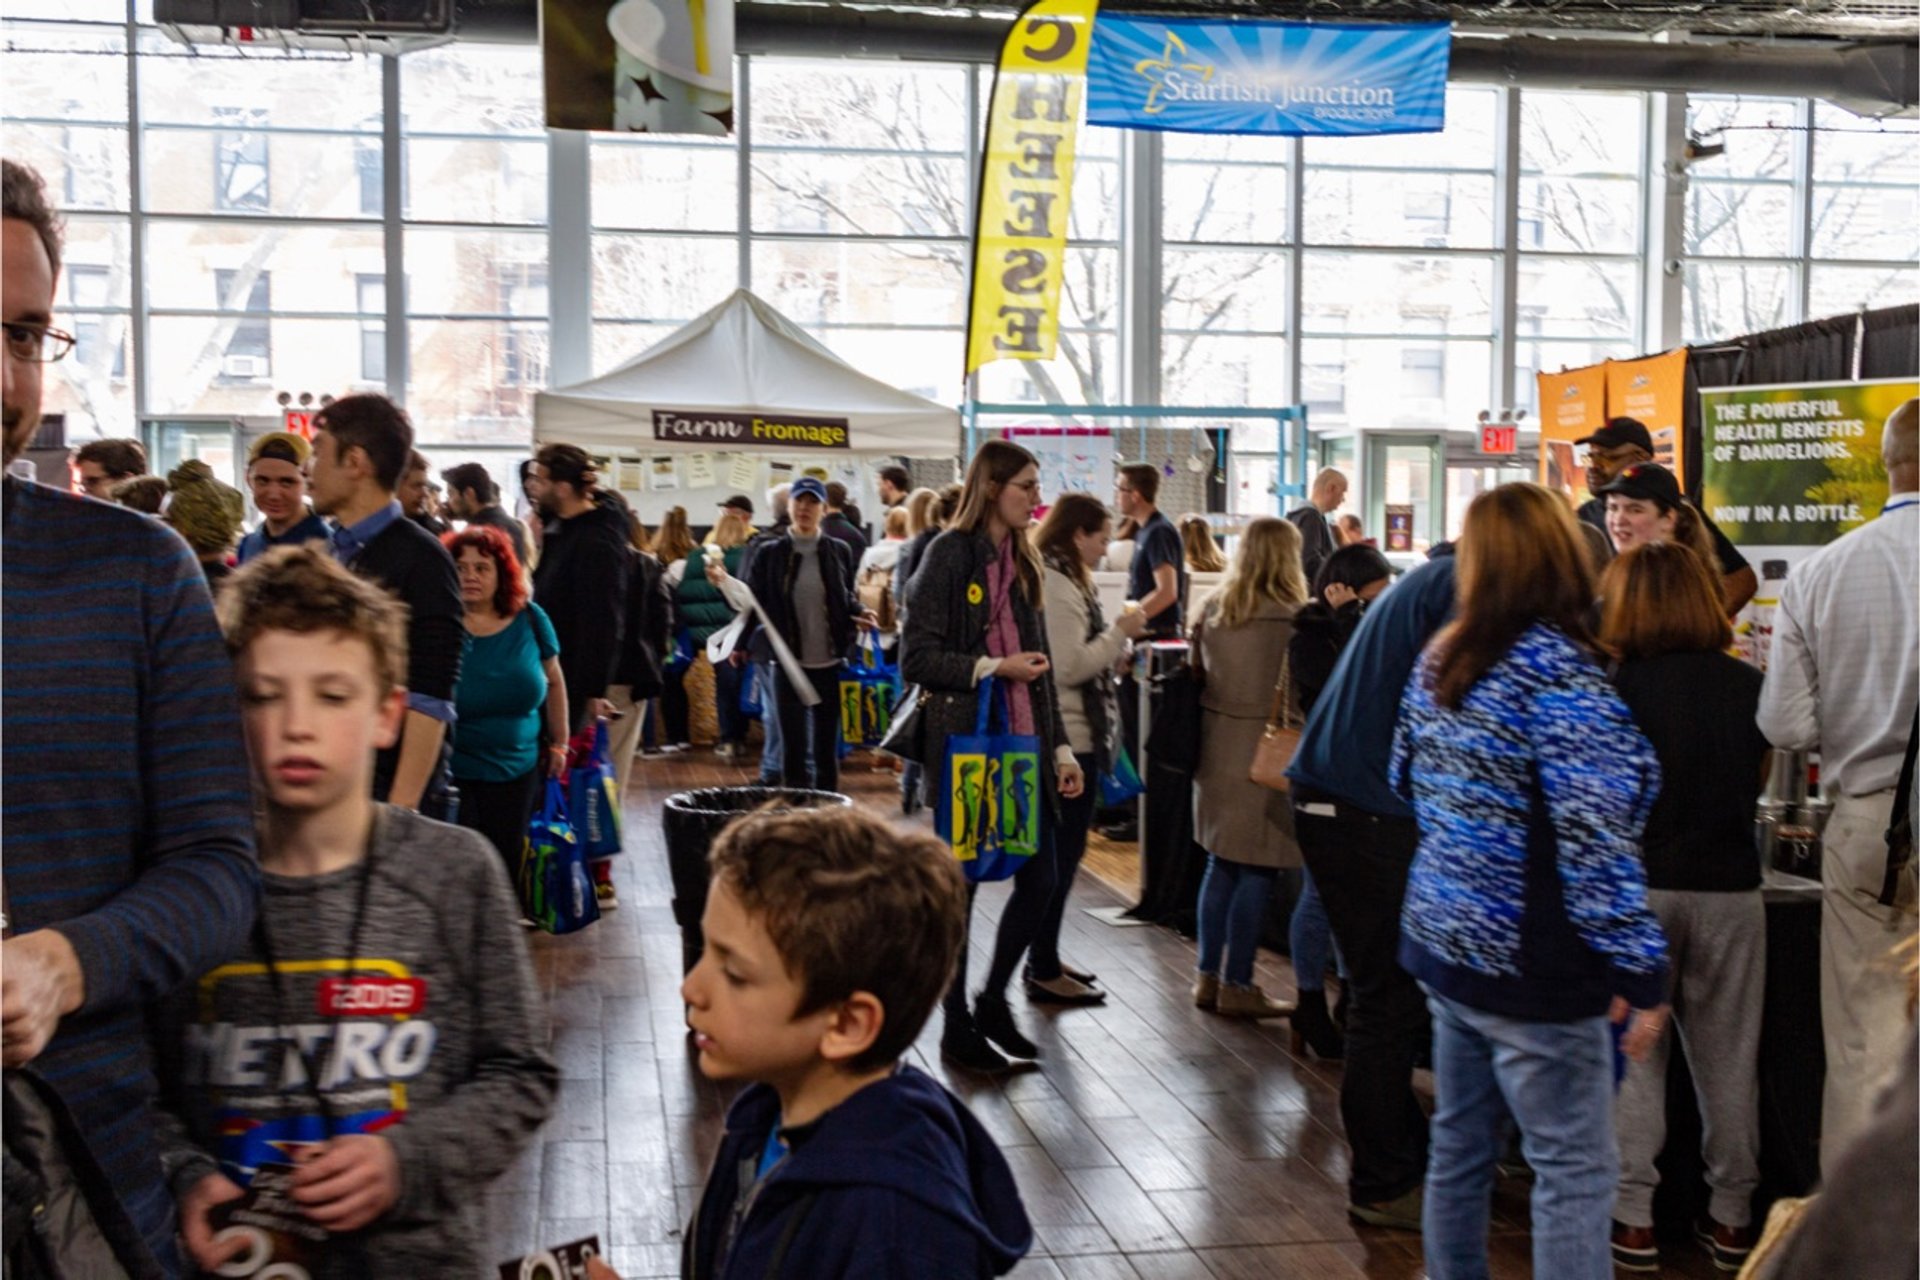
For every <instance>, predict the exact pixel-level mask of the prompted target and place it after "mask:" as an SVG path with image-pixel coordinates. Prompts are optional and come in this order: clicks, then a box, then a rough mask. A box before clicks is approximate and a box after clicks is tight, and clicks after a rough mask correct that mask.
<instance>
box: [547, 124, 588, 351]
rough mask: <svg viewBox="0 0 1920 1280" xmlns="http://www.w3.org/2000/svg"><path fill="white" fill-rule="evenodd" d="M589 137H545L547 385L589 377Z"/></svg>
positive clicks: (559, 133) (560, 133)
mask: <svg viewBox="0 0 1920 1280" xmlns="http://www.w3.org/2000/svg"><path fill="white" fill-rule="evenodd" d="M588 137H589V135H587V134H585V133H582V132H577V131H573V130H567V129H549V130H548V131H547V260H548V267H547V278H548V286H549V287H548V289H547V324H548V335H549V337H548V351H549V355H548V362H549V363H548V367H549V369H550V371H551V372H550V377H551V379H552V382H553V385H554V386H556V387H565V386H570V385H572V384H573V383H576V382H584V381H585V380H586V379H588V378H591V377H592V376H593V195H592V192H593V186H592V183H591V181H590V174H589V168H590V163H589V154H588Z"/></svg>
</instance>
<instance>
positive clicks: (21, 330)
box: [0, 324, 76, 364]
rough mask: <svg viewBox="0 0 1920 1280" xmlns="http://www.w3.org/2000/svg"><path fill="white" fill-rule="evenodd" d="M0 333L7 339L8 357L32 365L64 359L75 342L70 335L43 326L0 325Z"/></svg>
mask: <svg viewBox="0 0 1920 1280" xmlns="http://www.w3.org/2000/svg"><path fill="white" fill-rule="evenodd" d="M0 332H4V333H5V334H6V337H7V355H8V357H9V358H10V359H14V360H25V361H28V362H30V363H32V364H52V363H53V362H54V361H56V360H62V359H65V358H66V354H67V352H69V351H71V350H73V344H74V342H75V341H76V339H75V338H74V336H73V335H72V334H70V333H65V332H63V331H61V330H59V329H54V328H49V327H48V326H47V325H44V324H6V325H0Z"/></svg>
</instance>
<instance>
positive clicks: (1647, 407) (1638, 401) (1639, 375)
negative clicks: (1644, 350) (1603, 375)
mask: <svg viewBox="0 0 1920 1280" xmlns="http://www.w3.org/2000/svg"><path fill="white" fill-rule="evenodd" d="M1606 369H1607V416H1608V417H1610V418H1638V419H1639V420H1640V421H1641V422H1642V423H1644V424H1645V425H1646V428H1647V430H1648V431H1649V432H1650V433H1652V435H1653V460H1654V461H1655V462H1657V463H1659V464H1660V465H1661V466H1663V467H1665V468H1667V470H1669V471H1671V472H1673V474H1674V476H1675V478H1676V479H1678V480H1679V481H1680V484H1681V485H1682V487H1684V486H1685V485H1686V483H1687V478H1686V476H1685V475H1682V474H1681V470H1680V467H1681V450H1680V423H1681V419H1682V418H1683V417H1684V416H1685V415H1686V405H1687V349H1686V348H1685V347H1676V348H1674V349H1673V350H1672V351H1668V352H1666V353H1664V354H1662V355H1657V356H1647V357H1646V358H1644V359H1641V360H1609V361H1607V365H1606Z"/></svg>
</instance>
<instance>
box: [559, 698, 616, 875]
mask: <svg viewBox="0 0 1920 1280" xmlns="http://www.w3.org/2000/svg"><path fill="white" fill-rule="evenodd" d="M572 746H573V764H572V767H571V768H569V769H568V770H567V801H568V803H569V804H570V805H571V806H572V813H573V831H574V835H576V836H578V837H579V840H580V848H581V850H582V851H583V852H584V853H585V854H586V856H587V857H589V858H610V857H612V856H613V855H614V854H616V853H619V852H620V848H621V845H620V788H619V786H618V785H617V783H616V780H615V777H614V772H613V751H612V748H611V747H610V746H609V745H608V741H607V722H606V721H605V720H596V721H594V723H593V728H592V730H591V733H589V731H588V730H585V729H583V730H581V731H580V732H579V733H578V734H576V735H575V736H574V740H573V744H572Z"/></svg>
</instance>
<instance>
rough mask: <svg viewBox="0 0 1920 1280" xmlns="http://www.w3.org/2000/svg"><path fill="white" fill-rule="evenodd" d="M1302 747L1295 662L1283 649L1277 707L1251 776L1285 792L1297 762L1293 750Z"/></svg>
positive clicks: (1256, 751) (1276, 689)
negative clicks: (1297, 720) (1296, 712)
mask: <svg viewBox="0 0 1920 1280" xmlns="http://www.w3.org/2000/svg"><path fill="white" fill-rule="evenodd" d="M1299 749H1300V726H1299V725H1298V724H1296V723H1294V715H1293V663H1292V660H1291V658H1290V657H1289V656H1288V655H1287V653H1286V652H1285V651H1284V650H1283V651H1282V653H1281V657H1280V679H1279V682H1278V683H1277V684H1275V685H1274V687H1273V710H1272V711H1271V712H1269V713H1268V715H1267V727H1266V731H1265V732H1263V733H1262V734H1261V735H1260V741H1259V743H1258V744H1257V745H1256V746H1255V747H1254V749H1253V765H1252V767H1251V768H1249V769H1248V770H1247V778H1248V780H1250V781H1252V782H1257V783H1259V784H1260V785H1261V786H1263V787H1265V788H1267V789H1268V790H1269V791H1278V792H1281V793H1282V794H1285V793H1286V792H1288V791H1290V790H1291V789H1292V784H1291V783H1289V782H1288V781H1287V769H1288V767H1289V766H1291V765H1292V764H1293V753H1294V752H1295V751H1297V750H1299Z"/></svg>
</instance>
